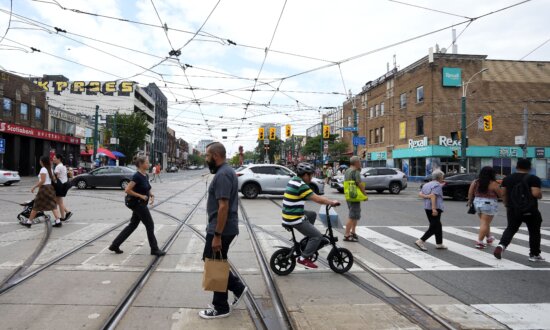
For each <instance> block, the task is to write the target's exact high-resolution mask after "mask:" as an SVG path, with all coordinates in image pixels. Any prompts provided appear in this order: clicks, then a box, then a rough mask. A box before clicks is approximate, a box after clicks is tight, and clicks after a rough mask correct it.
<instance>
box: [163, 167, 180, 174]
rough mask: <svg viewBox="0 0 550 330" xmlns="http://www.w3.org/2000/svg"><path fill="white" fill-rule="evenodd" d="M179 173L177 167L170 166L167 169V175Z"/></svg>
mask: <svg viewBox="0 0 550 330" xmlns="http://www.w3.org/2000/svg"><path fill="white" fill-rule="evenodd" d="M177 171H179V168H178V167H177V166H170V167H168V168H167V169H166V173H176V172H177Z"/></svg>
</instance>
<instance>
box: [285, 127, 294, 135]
mask: <svg viewBox="0 0 550 330" xmlns="http://www.w3.org/2000/svg"><path fill="white" fill-rule="evenodd" d="M285 133H286V137H287V138H289V137H290V136H291V135H292V126H290V125H286V126H285Z"/></svg>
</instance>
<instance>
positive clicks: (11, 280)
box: [0, 178, 202, 296]
mask: <svg viewBox="0 0 550 330" xmlns="http://www.w3.org/2000/svg"><path fill="white" fill-rule="evenodd" d="M201 181H202V178H201V179H199V180H197V181H196V182H193V183H192V184H190V185H189V186H188V187H186V188H185V189H182V190H180V191H178V192H176V193H174V194H172V195H170V196H168V197H167V198H166V199H164V200H163V201H161V202H159V203H158V204H155V205H153V206H152V207H151V208H150V209H151V210H154V208H156V207H158V206H160V205H162V204H164V203H166V202H168V201H170V200H171V199H173V198H174V197H176V196H178V195H180V194H182V193H184V192H185V191H187V190H189V189H190V188H193V187H194V186H195V184H196V183H198V182H201ZM83 197H87V198H96V199H103V200H109V201H115V200H112V199H109V198H99V196H86V195H84V196H83ZM121 202H123V201H121ZM129 221H130V220H124V221H122V222H120V223H118V224H116V225H114V226H112V227H109V228H108V229H106V230H105V231H103V232H101V233H99V234H98V235H96V236H94V237H93V238H91V239H89V240H87V241H85V242H83V243H82V244H79V245H77V246H75V247H74V248H72V249H70V250H69V251H66V252H64V253H62V254H60V255H58V256H56V257H53V258H52V259H50V260H48V261H47V262H45V263H44V264H42V265H41V266H39V267H38V268H36V269H34V270H33V271H31V272H29V273H26V274H25V271H26V270H27V269H28V267H29V266H30V265H32V264H33V263H34V262H35V261H36V259H37V258H38V256H39V255H40V252H42V250H43V249H44V247H45V246H46V245H47V243H48V239H43V240H42V241H41V242H40V244H39V245H38V246H37V247H36V249H35V251H34V252H33V253H32V254H31V256H30V257H28V258H27V259H26V260H25V262H24V264H23V265H25V264H27V266H26V267H23V265H22V266H20V267H18V268H17V269H16V270H15V271H13V272H12V273H10V274H9V275H8V276H7V277H6V278H5V279H4V281H2V285H1V286H0V296H1V295H3V294H4V293H6V292H8V291H10V290H12V289H14V288H15V287H17V286H19V285H20V284H22V283H24V282H25V281H27V280H28V279H30V278H32V277H34V276H36V275H38V274H39V273H41V272H42V271H44V270H45V269H47V268H49V267H50V266H52V265H54V264H56V263H57V262H59V261H61V260H63V259H65V258H67V257H68V256H70V255H72V254H73V253H75V252H77V251H79V250H81V249H83V248H84V247H86V246H88V245H89V244H91V243H93V242H95V241H97V240H99V239H100V238H102V237H104V236H106V235H108V234H109V233H111V232H112V231H114V230H116V229H117V228H120V227H122V226H123V225H125V224H126V223H128V222H129ZM46 228H47V229H46V230H51V224H50V225H49V227H48V223H47V222H46ZM48 228H50V229H48ZM48 238H49V234H48Z"/></svg>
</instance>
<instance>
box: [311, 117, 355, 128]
mask: <svg viewBox="0 0 550 330" xmlns="http://www.w3.org/2000/svg"><path fill="white" fill-rule="evenodd" d="M352 125H353V122H352V120H351V116H348V127H351V126H352ZM319 129H322V128H319Z"/></svg>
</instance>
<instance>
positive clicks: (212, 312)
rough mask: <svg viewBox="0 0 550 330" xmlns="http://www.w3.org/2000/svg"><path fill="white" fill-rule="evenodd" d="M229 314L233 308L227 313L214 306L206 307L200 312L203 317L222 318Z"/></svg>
mask: <svg viewBox="0 0 550 330" xmlns="http://www.w3.org/2000/svg"><path fill="white" fill-rule="evenodd" d="M229 315H231V310H229V311H228V312H227V313H219V312H218V311H217V310H216V309H214V308H209V309H205V310H203V311H200V312H199V316H200V317H202V318H203V319H221V318H223V317H228V316H229Z"/></svg>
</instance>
